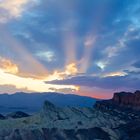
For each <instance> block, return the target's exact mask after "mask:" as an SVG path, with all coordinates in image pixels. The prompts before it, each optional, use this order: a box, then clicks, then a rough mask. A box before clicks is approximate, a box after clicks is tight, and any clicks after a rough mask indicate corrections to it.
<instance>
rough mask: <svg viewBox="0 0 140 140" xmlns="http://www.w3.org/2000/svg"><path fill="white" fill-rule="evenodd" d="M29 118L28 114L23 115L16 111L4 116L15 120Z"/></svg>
mask: <svg viewBox="0 0 140 140" xmlns="http://www.w3.org/2000/svg"><path fill="white" fill-rule="evenodd" d="M29 116H30V115H29V114H27V113H24V112H22V111H16V112H13V113H10V114H8V115H6V118H13V119H17V118H24V117H29Z"/></svg>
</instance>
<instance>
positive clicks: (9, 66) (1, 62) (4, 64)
mask: <svg viewBox="0 0 140 140" xmlns="http://www.w3.org/2000/svg"><path fill="white" fill-rule="evenodd" d="M0 68H1V69H2V70H3V71H4V72H6V73H11V74H17V73H18V72H19V69H18V66H17V65H16V64H14V63H13V62H11V61H10V60H8V59H5V58H2V57H0Z"/></svg>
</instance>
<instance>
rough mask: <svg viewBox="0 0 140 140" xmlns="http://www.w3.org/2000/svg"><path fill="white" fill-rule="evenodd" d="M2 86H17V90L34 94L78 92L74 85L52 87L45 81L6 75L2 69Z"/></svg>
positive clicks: (0, 76)
mask: <svg viewBox="0 0 140 140" xmlns="http://www.w3.org/2000/svg"><path fill="white" fill-rule="evenodd" d="M0 85H1V86H3V85H11V86H15V87H16V89H18V90H19V89H22V90H23V89H26V90H28V91H32V92H33V91H34V92H55V89H57V90H59V89H71V90H73V91H75V90H76V91H77V90H78V88H77V87H76V86H73V85H64V86H63V85H60V86H59V85H51V84H46V83H44V81H43V80H38V79H33V78H24V77H20V76H17V75H13V74H9V73H5V72H4V71H3V70H2V69H0Z"/></svg>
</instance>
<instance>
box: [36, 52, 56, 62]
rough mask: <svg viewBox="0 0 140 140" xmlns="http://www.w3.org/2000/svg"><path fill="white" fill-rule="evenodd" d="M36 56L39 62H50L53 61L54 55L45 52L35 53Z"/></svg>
mask: <svg viewBox="0 0 140 140" xmlns="http://www.w3.org/2000/svg"><path fill="white" fill-rule="evenodd" d="M36 56H38V57H39V58H40V59H41V60H43V61H47V62H52V61H55V60H56V58H55V54H54V52H52V51H46V52H37V53H36Z"/></svg>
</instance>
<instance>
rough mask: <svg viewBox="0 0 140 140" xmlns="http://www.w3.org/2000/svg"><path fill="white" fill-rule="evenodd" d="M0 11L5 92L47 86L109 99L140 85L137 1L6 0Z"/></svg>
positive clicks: (0, 57)
mask: <svg viewBox="0 0 140 140" xmlns="http://www.w3.org/2000/svg"><path fill="white" fill-rule="evenodd" d="M0 12H1V15H0V31H1V32H0V62H1V64H0V70H1V71H2V73H1V75H0V76H1V77H2V78H1V85H0V90H1V93H2V92H16V91H29V92H30V91H31V92H32V91H37V92H38V91H39V90H40V88H41V87H42V86H43V89H45V88H46V86H47V88H46V91H58V92H64V93H75V94H80V95H88V96H92V97H99V98H109V97H111V96H112V93H113V92H115V91H120V90H127V91H131V90H136V89H139V83H140V56H139V54H140V3H139V1H138V0H133V1H130V0H115V1H114V0H104V1H103V0H98V1H96V0H86V1H85V0H71V1H69V0H59V1H58V0H21V1H20V2H19V1H18V0H4V1H3V0H1V1H0ZM2 74H5V75H4V76H3V75H2ZM9 75H10V76H16V77H14V79H16V78H17V79H18V78H19V79H20V82H21V83H24V82H22V80H25V81H26V80H28V79H30V80H31V81H30V83H29V84H30V85H31V86H28V85H26V84H23V86H20V85H18V84H17V83H16V82H17V81H15V82H14V84H13V83H12V82H9V81H8V79H6V78H7V77H8V76H9ZM3 79H4V80H3ZM32 80H33V81H32ZM35 80H36V82H38V80H40V81H39V82H42V85H41V83H39V84H40V85H41V86H40V87H39V88H38V89H34V88H33V87H34V86H35V85H34V83H32V82H34V81H35ZM3 81H4V82H3ZM5 87H6V88H5ZM7 87H8V88H7ZM31 87H32V88H31ZM33 89H34V90H33ZM41 91H44V90H41Z"/></svg>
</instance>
